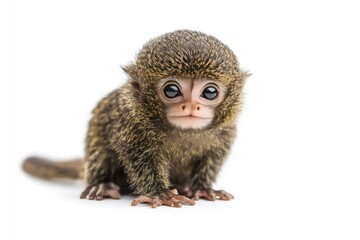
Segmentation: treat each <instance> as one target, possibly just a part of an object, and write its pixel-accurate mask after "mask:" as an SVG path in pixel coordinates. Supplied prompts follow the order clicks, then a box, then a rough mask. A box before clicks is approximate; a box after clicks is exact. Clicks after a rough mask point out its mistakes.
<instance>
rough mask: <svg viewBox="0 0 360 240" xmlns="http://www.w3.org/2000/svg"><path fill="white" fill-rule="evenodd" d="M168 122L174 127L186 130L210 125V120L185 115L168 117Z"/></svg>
mask: <svg viewBox="0 0 360 240" xmlns="http://www.w3.org/2000/svg"><path fill="white" fill-rule="evenodd" d="M168 120H169V122H170V123H171V124H173V125H175V126H176V127H180V128H183V129H186V128H204V127H206V126H207V125H208V124H210V123H211V120H212V118H207V117H201V116H194V115H185V116H168Z"/></svg>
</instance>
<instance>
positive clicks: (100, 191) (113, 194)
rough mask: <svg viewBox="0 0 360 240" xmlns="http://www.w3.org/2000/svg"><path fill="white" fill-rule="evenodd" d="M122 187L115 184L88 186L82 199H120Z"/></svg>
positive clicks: (82, 194) (81, 196)
mask: <svg viewBox="0 0 360 240" xmlns="http://www.w3.org/2000/svg"><path fill="white" fill-rule="evenodd" d="M120 197H121V195H120V187H119V186H118V185H116V184H114V183H100V184H94V185H90V186H87V187H86V188H85V190H84V191H83V192H82V193H81V195H80V198H81V199H85V198H86V199H89V200H94V199H95V200H103V199H104V198H112V199H120Z"/></svg>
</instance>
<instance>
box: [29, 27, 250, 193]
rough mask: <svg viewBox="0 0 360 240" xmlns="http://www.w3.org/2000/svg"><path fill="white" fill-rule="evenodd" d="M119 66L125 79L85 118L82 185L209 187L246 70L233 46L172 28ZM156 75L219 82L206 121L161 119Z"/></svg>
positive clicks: (143, 189)
mask: <svg viewBox="0 0 360 240" xmlns="http://www.w3.org/2000/svg"><path fill="white" fill-rule="evenodd" d="M123 69H124V71H125V72H126V73H127V74H128V75H129V80H128V82H127V83H126V84H125V85H123V86H122V87H121V88H120V89H118V90H116V91H114V92H112V93H110V94H109V95H108V96H106V97H105V98H104V99H103V100H101V102H100V103H99V104H98V106H97V107H96V108H95V109H94V111H93V117H92V119H91V121H90V123H89V130H88V134H87V138H86V155H85V160H84V164H83V165H82V166H83V168H82V171H83V174H82V175H83V178H84V179H85V180H86V182H87V184H89V185H95V184H100V183H107V182H114V183H116V184H118V185H119V186H120V189H121V190H122V191H126V192H133V193H136V194H142V195H148V196H153V195H155V194H159V193H161V192H163V191H166V190H168V189H171V188H174V187H176V188H180V187H182V186H189V187H190V188H191V189H193V190H197V189H207V188H211V185H212V183H213V182H214V181H215V179H216V176H217V174H218V172H219V170H220V168H221V166H222V164H223V162H224V160H225V159H226V157H227V155H228V153H229V150H230V147H231V145H232V143H233V140H234V138H235V135H236V117H237V115H238V113H239V112H240V109H241V105H242V89H243V85H244V81H245V78H246V76H247V74H246V73H245V72H243V71H241V70H240V68H239V64H238V61H237V59H236V57H235V55H234V54H233V52H232V51H231V50H230V49H229V48H228V47H227V46H226V45H224V44H223V43H221V42H220V41H218V40H217V39H216V38H214V37H212V36H208V35H205V34H203V33H200V32H195V31H189V30H180V31H175V32H171V33H167V34H164V35H162V36H160V37H157V38H155V39H153V40H151V41H149V42H148V43H147V44H145V45H144V47H143V48H142V50H141V51H140V52H139V54H138V56H137V58H136V61H135V63H133V64H130V65H128V66H125V67H124V68H123ZM164 77H183V78H185V79H214V80H220V81H222V82H223V83H224V84H225V85H226V87H227V94H226V96H225V98H224V101H223V102H222V103H221V104H220V105H219V106H218V107H217V109H216V111H215V118H214V120H213V122H212V124H211V125H210V126H208V127H206V128H205V129H202V130H194V129H192V130H181V129H177V128H175V127H173V126H171V125H170V124H169V123H168V121H167V119H166V117H165V116H166V114H165V109H164V106H163V105H162V103H161V102H160V101H159V99H158V96H157V94H156V89H155V85H156V83H157V81H159V80H160V79H162V78H164ZM27 162H28V163H26V162H25V165H29V163H31V162H33V161H30V162H29V161H27ZM38 163H39V164H38V165H39V166H40V165H43V164H42V163H41V162H38ZM46 164H48V163H45V165H46ZM34 165H35V164H34ZM25 169H27V170H28V172H30V173H32V174H35V175H38V176H45V175H46V174H36V170H35V168H34V167H32V170H29V169H30V168H29V167H26V168H25ZM55 175H56V174H55ZM57 175H58V176H64V174H57ZM65 175H66V174H65ZM75 175H76V174H74V175H71V176H75ZM77 176H79V174H78V175H77Z"/></svg>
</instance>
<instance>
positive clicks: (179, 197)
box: [175, 195, 195, 206]
mask: <svg viewBox="0 0 360 240" xmlns="http://www.w3.org/2000/svg"><path fill="white" fill-rule="evenodd" d="M175 198H176V200H177V201H179V202H180V203H182V204H186V205H191V206H193V205H195V201H194V200H192V199H190V198H188V197H186V196H182V195H177V196H176V197H175Z"/></svg>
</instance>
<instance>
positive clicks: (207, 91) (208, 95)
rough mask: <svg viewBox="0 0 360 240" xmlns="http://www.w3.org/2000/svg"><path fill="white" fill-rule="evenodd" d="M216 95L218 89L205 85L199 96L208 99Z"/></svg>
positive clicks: (212, 98)
mask: <svg viewBox="0 0 360 240" xmlns="http://www.w3.org/2000/svg"><path fill="white" fill-rule="evenodd" d="M217 95H218V91H217V89H216V88H214V87H207V88H205V89H204V91H203V92H202V94H201V97H203V98H205V99H208V100H214V99H215V98H216V97H217Z"/></svg>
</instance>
